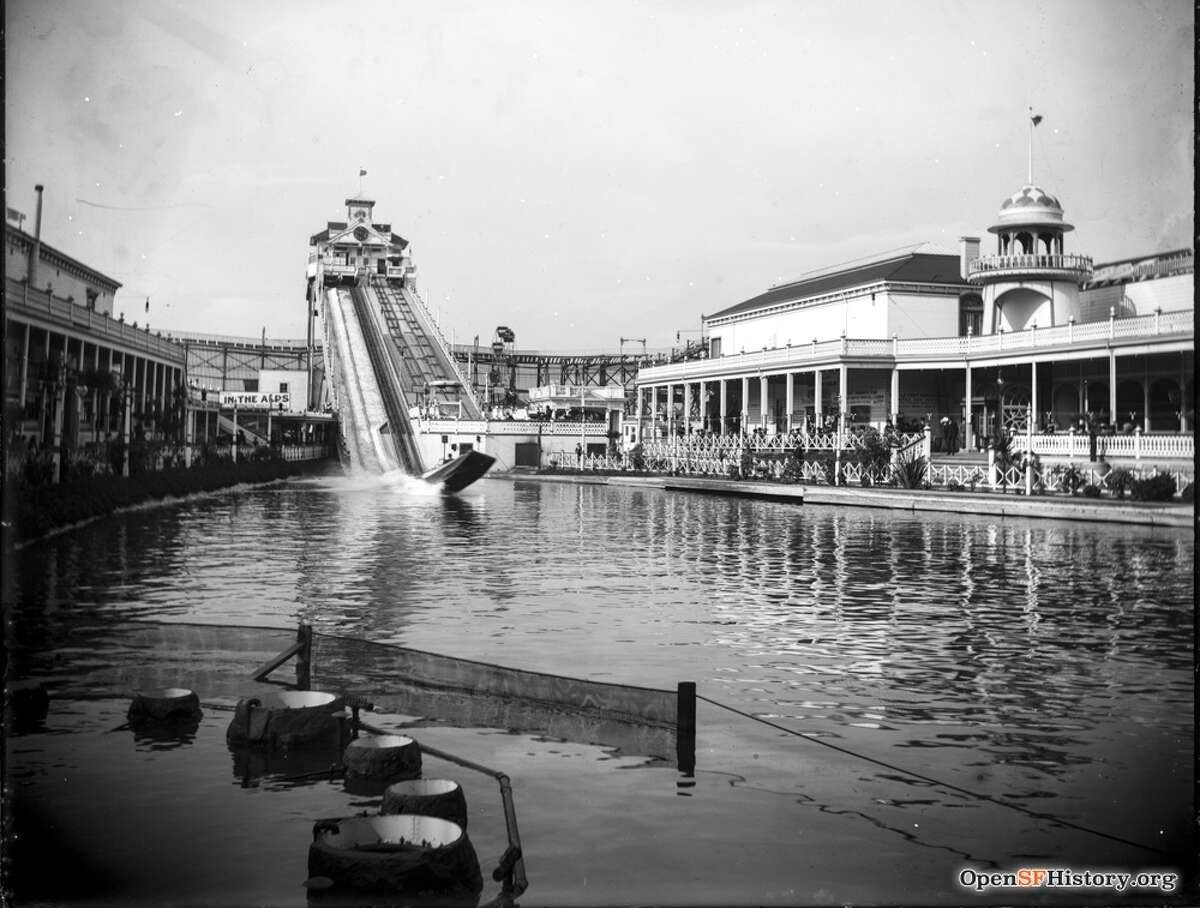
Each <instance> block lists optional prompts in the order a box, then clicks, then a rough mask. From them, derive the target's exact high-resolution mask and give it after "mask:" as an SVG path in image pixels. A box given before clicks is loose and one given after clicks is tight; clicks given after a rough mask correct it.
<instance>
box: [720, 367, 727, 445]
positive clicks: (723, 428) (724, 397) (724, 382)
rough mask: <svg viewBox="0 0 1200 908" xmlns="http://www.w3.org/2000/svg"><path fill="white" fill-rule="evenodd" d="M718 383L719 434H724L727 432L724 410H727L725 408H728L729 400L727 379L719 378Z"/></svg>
mask: <svg viewBox="0 0 1200 908" xmlns="http://www.w3.org/2000/svg"><path fill="white" fill-rule="evenodd" d="M719 384H720V386H721V428H720V434H722V435H724V434H726V432H728V428H727V426H726V424H725V416H726V412H727V409H728V400H729V398H728V390H729V389H728V386H727V380H726V379H724V378H722V379H721V380H720V382H719Z"/></svg>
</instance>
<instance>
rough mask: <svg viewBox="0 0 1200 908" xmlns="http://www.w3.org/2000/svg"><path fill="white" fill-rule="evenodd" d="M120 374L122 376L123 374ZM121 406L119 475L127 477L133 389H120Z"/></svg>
mask: <svg viewBox="0 0 1200 908" xmlns="http://www.w3.org/2000/svg"><path fill="white" fill-rule="evenodd" d="M121 374H122V375H124V373H123V372H122V373H121ZM121 404H122V406H124V408H125V414H124V424H125V425H124V429H123V432H122V439H123V440H124V442H125V445H124V456H123V458H122V460H121V475H122V476H128V475H129V432H130V415H131V413H130V411H132V410H133V388H132V387H129V388H122V389H121Z"/></svg>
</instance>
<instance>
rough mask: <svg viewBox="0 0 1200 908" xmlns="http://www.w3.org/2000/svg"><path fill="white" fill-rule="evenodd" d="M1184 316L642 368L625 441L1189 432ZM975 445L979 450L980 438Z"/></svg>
mask: <svg viewBox="0 0 1200 908" xmlns="http://www.w3.org/2000/svg"><path fill="white" fill-rule="evenodd" d="M1193 350H1194V328H1193V320H1192V312H1191V311H1190V310H1189V311H1184V312H1175V313H1168V314H1162V313H1155V314H1154V315H1150V316H1136V317H1132V318H1125V319H1117V318H1115V315H1114V316H1110V318H1109V320H1108V321H1107V322H1096V323H1089V324H1087V325H1078V326H1077V325H1074V324H1071V325H1067V326H1063V327H1058V328H1048V329H1040V330H1039V329H1037V328H1031V329H1030V330H1027V331H1018V332H1009V333H999V334H996V335H989V336H984V337H972V336H970V335H968V336H965V337H947V338H921V339H900V338H893V339H892V340H891V341H880V340H878V339H861V340H856V339H849V338H840V339H839V340H837V341H827V342H823V343H813V344H806V345H800V346H794V345H791V346H787V347H784V348H777V349H766V350H763V351H760V352H755V353H743V354H734V355H730V356H721V357H717V358H710V359H702V360H692V361H688V362H680V363H672V364H669V365H663V366H655V367H652V368H647V369H643V370H642V371H641V372H640V373H639V375H638V380H637V391H636V400H635V413H636V416H635V418H636V420H637V422H638V427H639V438H646V439H650V438H656V437H658V438H664V437H666V438H675V437H679V436H686V435H689V434H691V433H695V432H698V431H703V432H706V433H715V434H719V435H726V434H739V433H747V432H759V431H761V432H762V433H763V434H768V435H771V434H776V433H783V432H789V431H791V430H793V429H796V428H800V427H802V426H806V425H809V426H811V425H816V426H829V425H830V424H831V423H833V424H836V426H837V427H838V428H839V429H841V430H843V431H844V430H847V429H851V428H853V427H855V426H861V427H866V426H873V427H875V428H877V429H881V430H882V429H883V428H884V427H885V426H886V425H887V424H888V423H889V422H890V423H892V424H893V425H896V426H898V427H899V426H900V425H901V424H904V423H921V424H924V423H925V422H927V421H929V420H933V421H935V422H936V421H937V420H939V419H940V418H941V417H942V416H946V417H949V418H951V419H954V420H956V421H957V422H958V423H959V425H960V426H961V433H960V436H959V437H960V439H961V443H962V444H963V445H964V446H965V447H968V448H976V447H982V444H984V443H986V438H987V437H989V436H990V435H991V434H993V432H994V431H995V429H996V427H997V424H999V425H1001V426H1003V427H1004V428H1006V429H1008V430H1010V431H1025V430H1026V424H1027V422H1028V420H1029V414H1030V413H1032V414H1034V415H1033V419H1034V424H1033V427H1032V428H1033V430H1034V431H1035V432H1038V433H1043V432H1044V433H1047V434H1053V433H1056V432H1064V431H1069V430H1070V428H1071V427H1072V426H1077V425H1079V422H1080V420H1084V421H1085V422H1087V423H1089V424H1090V425H1091V426H1093V427H1095V428H1096V429H1097V431H1100V432H1104V433H1117V434H1133V433H1134V432H1136V431H1140V432H1142V433H1151V432H1153V433H1156V434H1157V433H1170V434H1175V435H1181V436H1183V435H1190V433H1191V431H1192V428H1193V426H1192V425H1191V419H1192V417H1191V413H1192V410H1193V407H1194V365H1193ZM981 439H982V441H981Z"/></svg>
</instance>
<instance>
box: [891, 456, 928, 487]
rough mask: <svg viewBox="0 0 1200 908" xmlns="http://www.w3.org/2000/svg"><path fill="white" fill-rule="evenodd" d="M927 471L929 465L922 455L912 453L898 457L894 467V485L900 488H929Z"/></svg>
mask: <svg viewBox="0 0 1200 908" xmlns="http://www.w3.org/2000/svg"><path fill="white" fill-rule="evenodd" d="M928 472H929V465H928V464H927V463H925V458H924V457H921V456H919V455H913V456H911V457H907V458H901V459H898V460H897V461H896V466H895V469H894V475H895V477H896V485H898V486H899V487H900V488H902V489H921V488H929V483H928V476H927V474H928Z"/></svg>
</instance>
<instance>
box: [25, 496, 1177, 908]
mask: <svg viewBox="0 0 1200 908" xmlns="http://www.w3.org/2000/svg"><path fill="white" fill-rule="evenodd" d="M1193 559H1194V544H1193V538H1192V535H1191V533H1190V531H1185V530H1149V529H1143V528H1138V527H1123V526H1116V525H1112V526H1109V525H1089V524H1085V523H1073V522H1058V521H1022V520H1013V519H1000V518H993V517H979V516H973V515H969V514H963V515H950V514H946V515H939V514H922V515H919V516H917V515H912V514H908V513H901V512H890V511H875V510H866V509H838V508H830V507H817V506H811V505H809V506H795V505H784V504H776V503H770V502H755V501H748V500H739V499H731V498H721V497H713V496H703V495H690V494H687V493H665V492H662V491H659V490H638V489H628V488H615V487H606V486H597V485H570V484H559V483H553V484H551V483H538V482H533V481H520V480H518V481H507V480H500V479H497V480H488V481H485V482H482V483H480V484H479V485H478V486H477V487H475V488H473V489H472V490H469V493H468V494H465V495H463V496H460V497H456V498H443V497H439V496H434V495H429V494H425V493H424V490H423V489H422V488H418V487H417V484H414V483H413V482H411V481H408V480H403V479H397V480H395V481H392V482H361V483H356V482H353V481H350V480H341V479H338V480H333V479H324V480H306V481H302V482H294V483H289V484H284V485H276V486H271V487H265V488H257V489H243V490H238V491H237V492H231V493H225V494H221V495H215V496H209V497H203V498H196V499H193V500H190V501H187V502H184V503H180V504H176V505H171V506H167V507H160V508H153V509H146V510H141V511H136V512H132V513H128V514H124V515H120V516H118V517H115V518H111V519H108V520H104V521H100V522H98V523H95V524H92V525H90V526H87V527H85V528H83V529H81V530H78V531H75V532H72V533H69V534H64V535H62V536H59V537H56V538H54V539H52V540H49V541H47V542H45V543H41V544H38V545H35V546H31V547H29V548H26V549H24V550H22V551H21V552H20V553H18V556H17V562H16V565H15V567H16V569H17V570H16V572H15V576H16V586H15V588H14V592H13V594H12V595H13V596H14V597H15V598H16V600H17V602H18V606H19V607H18V609H17V612H16V614H17V616H18V617H17V619H16V620H17V627H16V631H17V632H18V634H21V633H24V634H26V635H27V636H28V635H33V636H38V635H46V636H47V638H54V637H56V636H58V635H60V634H62V633H65V628H66V627H68V626H69V625H70V623H71V622H75V621H79V620H81V617H83V616H93V615H101V614H107V615H112V616H122V617H136V618H153V619H165V620H176V621H199V622H205V623H229V624H245V625H272V626H278V627H291V626H294V625H295V623H296V622H297V621H308V622H311V623H313V624H314V625H316V626H317V628H318V629H320V630H323V631H327V632H330V633H340V634H347V635H352V636H356V637H364V638H367V639H372V640H378V641H388V642H395V643H401V644H404V645H407V646H411V647H415V648H418V649H426V650H432V651H436V652H441V653H446V654H451V655H456V656H461V657H466V658H471V659H481V660H486V661H491V662H497V663H500V664H504V665H512V666H518V667H522V668H529V669H535V670H540V671H546V672H553V673H559V674H566V675H571V676H576V677H584V678H593V679H598V680H608V681H618V682H623V683H630V684H639V685H649V686H656V687H673V686H674V685H675V683H676V682H678V681H680V680H694V681H696V682H697V684H698V689H699V691H700V693H701V695H703V696H707V697H709V698H711V699H712V700H715V701H718V702H720V703H723V704H727V705H729V706H732V707H735V708H737V709H740V710H742V711H746V712H750V713H753V714H755V715H757V716H760V717H764V718H768V719H770V720H772V721H774V722H777V723H779V724H780V725H782V726H784V727H786V728H788V729H793V730H796V731H801V732H804V733H806V734H808V735H811V736H813V737H816V738H819V739H822V740H827V741H829V742H837V743H838V745H839V746H841V747H846V748H850V749H853V750H855V751H856V752H863V753H866V754H869V755H873V756H874V757H876V758H879V759H882V760H885V761H889V762H894V763H897V764H900V765H902V766H904V767H908V768H912V769H915V770H918V771H920V772H922V773H927V774H930V775H933V776H936V777H937V778H940V779H944V780H946V781H948V782H952V783H954V784H957V785H960V786H963V787H967V788H970V789H971V790H973V791H978V792H980V793H983V794H986V795H988V796H994V797H1004V798H1009V799H1015V800H1016V801H1018V802H1019V803H1021V804H1023V805H1025V806H1026V807H1028V808H1030V809H1036V810H1038V811H1042V812H1046V813H1048V814H1052V815H1054V816H1058V817H1063V818H1066V819H1068V820H1070V821H1071V822H1075V823H1081V824H1086V825H1089V826H1100V827H1102V828H1104V829H1107V830H1110V831H1113V832H1115V833H1116V834H1118V835H1121V836H1123V837H1128V838H1131V839H1134V840H1136V841H1141V842H1144V841H1147V840H1150V841H1152V842H1153V843H1157V844H1159V845H1163V846H1164V847H1165V848H1166V849H1167V850H1168V851H1169V852H1172V853H1176V854H1177V853H1178V851H1179V849H1180V848H1181V847H1184V848H1190V847H1191V843H1192V841H1193V840H1192V839H1191V838H1190V835H1191V834H1190V832H1189V831H1188V816H1189V810H1188V804H1190V799H1191V789H1190V785H1191V778H1192V728H1193V688H1192V677H1191V668H1192V664H1193V653H1192V640H1193V596H1194V587H1193V579H1192V571H1193ZM701 706H702V715H701V724H702V728H701V743H702V744H703V737H704V727H705V723H706V722H711V723H724V724H725V725H726V726H728V725H729V723H736V722H738V721H742V720H740V719H738V718H737V717H735V716H733V714H732V713H729V712H727V711H722V710H720V709H718V708H716V707H710V705H708V704H704V703H702V704H701ZM757 733H759V734H762V732H761V727H760V730H759V731H758V732H757ZM784 737H785V736H784V734H783V733H770V734H769V735H767V736H766V738H764V739H763V740H764V742H765V743H764V744H763V747H765V748H773V749H774V753H775V755H776V756H777V757H778V759H777V761H776V762H777V763H781V764H782V765H778V766H776V767H775V768H774V770H773V771H774V772H776V773H777V774H778V775H779V776H780V777H781V778H782V777H785V776H786V774H787V769H788V762H787V761H788V760H789V759H791V758H790V757H789V756H788V754H789V753H794V754H803V753H804V751H789V750H788V748H789V747H791V746H792V745H791V742H790V741H786V742H781V739H782V738H784ZM793 740H795V739H793ZM804 746H805V747H808V748H812V746H813V745H812V744H805V745H804ZM756 756H757V755H756ZM706 759H707V760H708V763H707V765H708V766H712V767H713V768H719V767H720V766H721V765H722V763H723V762H725V763H729V764H730V768H737V767H740V766H741V763H742V762H744V761H746V760H750V759H751V758H750V757H749V756H747V755H741V754H733V753H728V754H726V753H725V752H723V751H721V750H720V749H719V748H718V749H716V750H714V751H713V752H711V753H710V754H709V755H708V756H705V755H702V756H701V759H700V763H701V766H702V768H703V767H705V765H706V764H705V760H706ZM795 759H801V756H796V757H795ZM734 764H736V766H735V765H734ZM862 773H863V774H864V777H865V776H869V777H870V778H871V779H873V780H874V781H875V782H878V781H879V780H880V779H883V780H885V781H886V780H887V779H888V778H889V773H888V771H887V770H885V769H880V768H878V767H873V766H871V765H868V764H864V765H863V767H862ZM896 784H897V790H896V792H894V793H893V796H891V797H877V798H875V801H877V802H878V803H880V804H885V805H887V804H889V803H890V804H891V806H894V805H895V804H899V803H902V802H905V801H906V799H911V798H917V800H919V799H920V798H919V797H917V796H918V795H919V796H920V797H924V798H926V799H930V798H932V799H934V800H939V799H942V798H943V797H944V796H943V794H941V793H930V792H929V791H928V790H925V791H917V792H914V789H913V787H912V782H911V780H908V781H898V782H897V783H896ZM847 797H848V798H849V795H848V796H847ZM793 800H794V799H793ZM850 800H852V798H851V799H850ZM927 803H932V801H928V800H927ZM830 807H831V809H834V810H848V811H854V810H856V809H857V808H855V807H853V805H852V804H841V805H830ZM871 822H875V821H874V820H871ZM888 822H889V823H890V822H891V821H888ZM987 822H988V823H990V824H993V825H994V826H995V828H996V830H998V831H997V832H996V835H1003V828H1004V821H1002V820H995V819H994V818H993V819H989V820H988V821H987ZM980 834H981V835H984V833H980ZM906 835H908V836H910V837H915V838H917V839H918V840H919V838H920V833H919V832H918V831H915V830H913V831H910V832H909V833H906ZM1181 843H1182V845H1181ZM967 850H968V851H974V852H978V850H979V849H978V848H968V849H967ZM995 850H996V851H1003V849H1002V848H997V849H995ZM1023 853H1025V852H1024V851H1023V850H1022V847H1021V845H1020V843H1016V842H1013V843H1010V844H1009V846H1008V850H1007V852H1005V853H1004V856H1005V857H1013V856H1018V855H1021V854H1023ZM1135 853H1136V852H1135ZM1143 857H1145V858H1146V863H1147V864H1154V863H1155V862H1156V861H1157V862H1158V863H1162V862H1163V859H1162V858H1161V856H1155V855H1152V854H1147V855H1144V856H1143ZM819 900H820V899H819V898H818V901H819ZM889 900H890V899H889Z"/></svg>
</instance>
